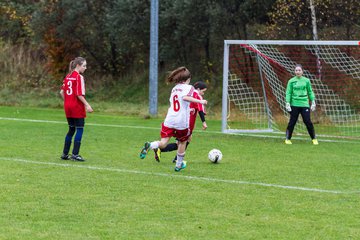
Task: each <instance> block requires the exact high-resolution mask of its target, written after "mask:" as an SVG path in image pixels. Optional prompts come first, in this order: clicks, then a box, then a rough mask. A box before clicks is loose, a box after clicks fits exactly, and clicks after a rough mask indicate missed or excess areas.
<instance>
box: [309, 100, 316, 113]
mask: <svg viewBox="0 0 360 240" xmlns="http://www.w3.org/2000/svg"><path fill="white" fill-rule="evenodd" d="M310 109H311V111H315V109H316V104H315V100H313V101H312V102H311V107H310Z"/></svg>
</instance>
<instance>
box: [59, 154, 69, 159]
mask: <svg viewBox="0 0 360 240" xmlns="http://www.w3.org/2000/svg"><path fill="white" fill-rule="evenodd" d="M60 158H61V159H62V160H70V156H69V155H68V154H65V153H63V154H62V155H61V157H60Z"/></svg>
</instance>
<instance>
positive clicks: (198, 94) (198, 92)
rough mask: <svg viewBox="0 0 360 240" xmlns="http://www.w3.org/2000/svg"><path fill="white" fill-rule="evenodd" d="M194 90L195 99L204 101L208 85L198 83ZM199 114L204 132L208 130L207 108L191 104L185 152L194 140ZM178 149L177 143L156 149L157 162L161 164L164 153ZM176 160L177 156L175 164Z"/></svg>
mask: <svg viewBox="0 0 360 240" xmlns="http://www.w3.org/2000/svg"><path fill="white" fill-rule="evenodd" d="M194 89H195V90H194V94H193V97H194V98H196V99H199V100H202V99H203V96H204V94H205V91H206V90H207V86H206V83H204V82H202V81H198V82H196V83H194ZM198 114H199V116H200V119H201V121H202V128H203V130H206V129H207V124H206V121H205V115H206V112H205V106H204V105H203V104H201V103H194V102H192V103H190V122H189V128H190V137H189V139H188V140H187V143H186V147H185V150H186V149H187V147H188V146H189V144H190V141H191V139H192V132H193V130H194V128H195V122H196V117H197V115H198ZM177 149H178V144H177V143H170V144H168V145H167V146H166V147H165V148H163V149H161V148H157V149H154V152H155V159H156V161H158V162H160V157H161V153H162V152H171V151H175V150H177ZM176 160H177V156H175V157H174V159H173V162H176Z"/></svg>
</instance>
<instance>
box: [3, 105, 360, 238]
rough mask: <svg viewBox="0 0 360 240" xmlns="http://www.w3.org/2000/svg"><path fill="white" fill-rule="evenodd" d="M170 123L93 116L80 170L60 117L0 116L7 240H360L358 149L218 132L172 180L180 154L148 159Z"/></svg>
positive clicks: (196, 143)
mask: <svg viewBox="0 0 360 240" xmlns="http://www.w3.org/2000/svg"><path fill="white" fill-rule="evenodd" d="M161 122H162V119H144V118H140V117H124V116H117V115H113V114H104V113H96V112H95V113H93V114H89V115H88V118H87V119H86V126H85V131H84V136H83V141H82V147H81V152H80V154H81V155H82V156H83V157H84V158H85V159H87V161H86V162H83V163H81V162H73V161H62V160H60V158H59V157H60V155H61V151H62V147H63V141H64V137H65V134H66V132H67V124H66V119H65V117H64V113H63V111H62V109H35V108H34V109H33V108H17V107H0V129H1V134H0V191H1V194H0V206H1V211H0V226H1V227H0V239H21V240H24V239H359V237H360V224H359V221H358V218H359V215H360V210H359V208H358V206H359V204H360V200H359V197H360V181H359V179H360V162H359V155H360V147H359V146H360V145H359V143H355V142H346V141H336V142H333V141H322V139H321V138H319V145H318V146H313V145H312V144H311V142H310V140H309V138H306V137H304V138H303V139H297V138H295V139H294V140H293V145H285V144H284V143H283V138H282V137H283V136H278V137H266V138H262V137H254V136H244V135H224V134H222V133H220V132H219V131H220V122H219V121H208V126H209V128H208V130H207V131H206V132H204V131H201V130H200V126H198V127H197V129H198V130H197V131H195V132H194V136H193V141H192V143H191V144H190V145H189V148H188V150H187V152H186V161H187V163H188V167H187V168H186V169H184V170H183V171H181V172H174V164H173V163H171V160H172V158H173V157H174V154H175V152H172V153H163V154H162V158H161V162H160V163H158V162H156V161H155V160H154V157H153V155H154V154H153V152H149V154H148V156H147V157H146V158H145V159H143V160H141V159H139V151H140V149H141V147H142V145H143V144H144V142H145V141H151V140H156V139H158V138H159V130H160V124H161ZM300 124H302V123H300ZM315 127H316V126H315ZM212 148H218V149H220V150H221V151H222V153H223V159H222V161H221V163H220V164H212V163H210V162H209V160H208V159H207V153H208V151H209V150H210V149H212Z"/></svg>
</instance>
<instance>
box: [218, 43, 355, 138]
mask: <svg viewBox="0 0 360 240" xmlns="http://www.w3.org/2000/svg"><path fill="white" fill-rule="evenodd" d="M233 45H239V46H241V47H242V46H249V47H248V48H251V50H252V52H251V53H250V54H252V55H253V56H252V58H253V61H254V62H256V63H258V65H257V70H258V79H260V81H261V86H262V92H261V91H258V92H256V93H255V91H254V92H251V93H249V92H247V93H246V94H248V95H249V94H250V95H251V94H253V95H254V96H253V97H258V96H261V101H260V102H259V103H256V104H257V105H256V106H252V108H253V109H255V110H254V111H258V109H261V111H262V114H263V117H262V118H263V119H262V121H263V126H262V127H260V128H246V127H245V128H242V127H240V128H232V127H231V126H229V123H228V118H229V115H230V114H231V111H230V105H231V104H232V105H236V106H237V108H238V109H237V110H238V111H239V112H241V111H243V110H244V109H242V107H243V106H244V105H250V104H252V103H251V102H249V101H247V100H246V99H241V101H242V102H241V103H239V102H237V103H236V104H234V102H235V101H238V100H237V96H238V95H239V97H240V98H241V97H242V96H240V95H241V94H242V93H241V91H242V90H241V89H237V90H236V91H237V94H238V95H231V94H229V91H231V89H229V82H231V81H233V79H234V78H236V79H237V80H239V81H240V82H241V83H240V84H241V85H246V83H244V82H243V81H241V79H240V77H238V76H236V74H232V73H231V71H230V68H229V67H230V66H229V61H230V60H229V59H230V57H231V56H230V54H231V52H230V46H233ZM288 45H294V46H303V47H304V48H305V47H308V46H310V47H309V48H310V49H306V50H308V51H309V52H310V53H309V55H310V54H312V55H313V57H314V58H317V62H314V64H315V65H316V64H317V63H319V64H321V62H323V64H327V65H328V66H330V67H331V66H333V67H334V68H337V69H335V70H336V71H339V72H340V71H341V72H342V74H348V75H349V74H351V75H352V74H353V73H351V71H353V70H348V69H349V68H358V71H359V74H357V73H356V74H355V75H356V76H354V81H356V80H358V81H360V60H359V59H356V58H353V57H352V56H351V57H348V56H340V57H338V55H336V57H335V58H336V60H338V61H341V60H344V62H340V63H338V62H336V63H334V62H333V61H332V59H331V56H333V53H332V52H331V53H328V52H323V51H322V49H323V48H325V47H326V46H330V48H331V47H332V46H333V47H334V48H336V47H337V46H352V47H354V46H358V47H359V48H360V46H359V45H360V42H359V41H277V40H274V41H272V40H225V41H224V62H223V92H222V125H221V128H222V132H223V133H258V132H284V131H285V129H284V126H282V127H281V128H279V126H278V125H277V123H276V120H274V118H273V116H272V114H271V109H270V108H269V104H268V100H267V92H266V89H265V83H264V79H263V77H264V76H265V77H267V76H268V75H269V74H272V73H269V72H267V73H265V71H268V70H267V69H265V68H267V67H268V66H267V65H266V64H267V63H266V62H267V61H276V63H277V64H278V65H280V66H282V67H283V69H285V70H286V71H287V74H293V72H292V69H293V67H294V66H295V65H296V64H298V62H295V61H292V60H291V59H290V58H288V57H287V56H285V55H284V54H282V53H281V52H276V53H274V55H271V54H272V53H270V55H267V53H266V51H264V52H263V50H262V47H264V46H265V47H269V48H275V47H276V46H288ZM260 46H262V47H260ZM275 51H277V50H275ZM335 51H338V50H337V49H336V50H335ZM338 52H339V51H338ZM336 53H337V52H336ZM341 54H342V52H341ZM280 55H281V56H280ZM277 57H278V58H277ZM359 57H360V56H359ZM348 58H351V59H350V60H348ZM284 59H285V60H284ZM282 61H284V62H282ZM285 61H286V62H285ZM345 61H346V62H345ZM347 61H349V62H350V61H351V64H352V66H351V67H349V66H348V65H347V64H348V62H347ZM261 62H262V63H261ZM300 64H301V63H300ZM335 65H336V66H335ZM338 65H339V66H338ZM315 67H316V66H315ZM318 67H319V66H318ZM239 68H240V67H239ZM269 68H271V66H269ZM319 69H321V65H320V67H319ZM335 70H334V71H335ZM306 73H308V75H306ZM309 75H311V73H310V72H309V71H307V69H306V68H304V76H306V77H308V78H309V79H310V80H311V81H312V83H314V81H315V80H318V79H314V78H315V77H314V78H313V77H309ZM320 76H321V75H320ZM275 78H276V76H275ZM312 78H313V79H312ZM267 81H268V83H267V85H269V81H271V80H269V79H267ZM318 81H319V80H318ZM277 84H278V83H277ZM312 85H313V90H314V92H315V96H316V101H317V104H318V106H320V107H321V109H322V110H323V112H325V113H324V115H325V114H328V113H329V114H330V112H331V113H333V112H334V111H338V109H339V108H341V109H340V110H341V111H343V110H344V111H348V112H346V114H347V115H346V116H345V117H344V116H340V115H339V116H340V117H339V116H336V118H341V120H339V121H338V120H334V126H335V125H336V126H339V125H341V127H343V128H350V130H349V131H353V132H357V133H359V136H360V115H359V112H360V109H352V107H351V106H350V105H348V104H347V103H346V102H345V101H343V100H342V99H340V100H338V98H339V96H338V95H337V94H336V93H332V94H333V98H334V101H341V104H343V105H341V106H340V107H339V106H338V105H337V106H330V105H329V103H330V102H331V101H330V100H327V99H326V98H327V96H325V95H326V93H325V95H324V93H323V92H320V91H322V88H326V91H328V92H329V91H332V90H331V89H330V88H329V87H328V86H326V84H323V83H321V79H320V85H319V84H312ZM279 87H280V88H279V89H278V93H276V94H277V95H276V101H277V104H278V108H279V109H281V111H282V112H283V117H284V118H285V119H288V118H289V116H288V113H287V112H286V110H285V89H286V85H285V84H284V83H282V85H281V84H280V85H279ZM280 90H281V91H280ZM249 91H251V90H249ZM267 91H269V90H268V89H267ZM239 93H240V94H239ZM281 94H283V96H281ZM359 94H360V92H359ZM255 95H256V96H255ZM234 96H235V97H234ZM234 98H236V99H235V100H234ZM250 98H251V96H250ZM259 104H260V105H259ZM245 107H247V106H245ZM249 109H250V107H249ZM340 110H339V111H340ZM250 111H252V110H250ZM326 111H327V112H326ZM326 117H327V118H330V119H331V118H332V117H331V116H330V117H328V116H326ZM254 118H255V117H254ZM345 118H346V119H350V120H351V123H348V122H344V121H347V120H344V119H345ZM299 121H301V118H299ZM298 125H303V124H302V123H301V124H299V123H298V124H297V126H296V128H295V132H298V133H306V131H304V129H305V128H304V127H303V126H302V127H301V126H298ZM301 128H302V129H301ZM315 128H316V126H315ZM315 130H316V129H315ZM317 135H321V134H317ZM325 135H326V134H325ZM347 135H348V134H347V133H345V134H344V136H347ZM349 136H350V137H352V134H349ZM334 137H337V136H336V134H335V136H334Z"/></svg>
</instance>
